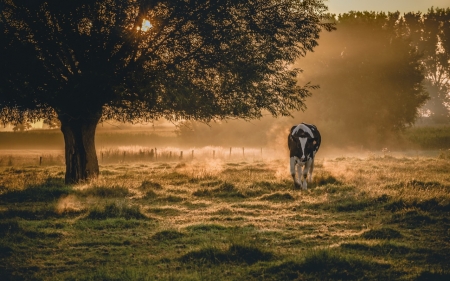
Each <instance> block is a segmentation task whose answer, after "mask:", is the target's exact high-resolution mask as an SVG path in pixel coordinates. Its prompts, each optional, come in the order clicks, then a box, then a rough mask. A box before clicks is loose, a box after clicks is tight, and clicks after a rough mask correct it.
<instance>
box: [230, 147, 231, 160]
mask: <svg viewBox="0 0 450 281" xmlns="http://www.w3.org/2000/svg"><path fill="white" fill-rule="evenodd" d="M230 158H231V147H230Z"/></svg>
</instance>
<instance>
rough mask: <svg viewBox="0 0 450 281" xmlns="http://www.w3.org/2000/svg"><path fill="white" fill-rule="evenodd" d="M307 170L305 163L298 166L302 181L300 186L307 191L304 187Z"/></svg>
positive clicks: (299, 177) (299, 176)
mask: <svg viewBox="0 0 450 281" xmlns="http://www.w3.org/2000/svg"><path fill="white" fill-rule="evenodd" d="M305 169H306V166H305V163H300V164H298V166H297V173H298V179H299V181H300V186H301V187H302V188H303V189H305V187H304V186H305V181H304V178H303V174H304V173H305Z"/></svg>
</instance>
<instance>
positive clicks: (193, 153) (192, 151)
mask: <svg viewBox="0 0 450 281" xmlns="http://www.w3.org/2000/svg"><path fill="white" fill-rule="evenodd" d="M192 159H194V150H192Z"/></svg>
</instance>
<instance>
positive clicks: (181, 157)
mask: <svg viewBox="0 0 450 281" xmlns="http://www.w3.org/2000/svg"><path fill="white" fill-rule="evenodd" d="M180 160H183V151H180Z"/></svg>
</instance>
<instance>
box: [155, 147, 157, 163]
mask: <svg viewBox="0 0 450 281" xmlns="http://www.w3.org/2000/svg"><path fill="white" fill-rule="evenodd" d="M155 160H158V150H157V149H156V147H155Z"/></svg>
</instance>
